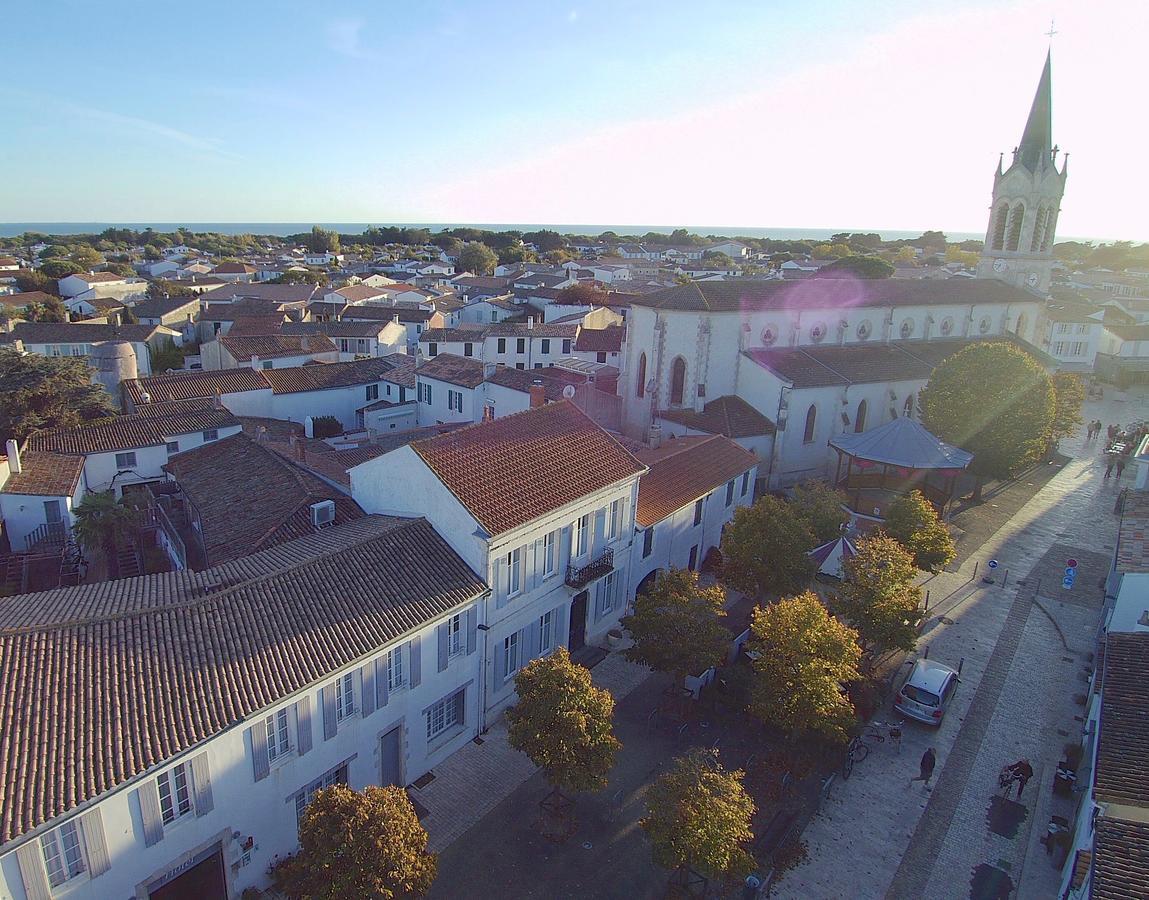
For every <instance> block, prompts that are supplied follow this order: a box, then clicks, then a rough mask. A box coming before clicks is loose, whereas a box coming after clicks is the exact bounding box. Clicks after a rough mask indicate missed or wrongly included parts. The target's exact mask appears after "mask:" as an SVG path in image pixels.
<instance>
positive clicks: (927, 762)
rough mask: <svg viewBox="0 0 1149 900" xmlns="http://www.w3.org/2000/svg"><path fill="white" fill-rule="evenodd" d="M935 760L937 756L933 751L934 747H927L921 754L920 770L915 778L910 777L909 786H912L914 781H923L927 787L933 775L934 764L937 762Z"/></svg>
mask: <svg viewBox="0 0 1149 900" xmlns="http://www.w3.org/2000/svg"><path fill="white" fill-rule="evenodd" d="M937 761H938V757H937V754H936V753H934V748H933V747H929V748H928V749H927V750H926V752H925V753H923V754H922V762H921V769H920V772H919V774H918V776H917V777H916V778H911V779H910V786H911V787H912V786H913V783H914V782H915V781H921V782H924V783H925V786H926V787H927V788H928V787H929V786H930V779H931V778H933V777H934V766H935V765H936V764H937Z"/></svg>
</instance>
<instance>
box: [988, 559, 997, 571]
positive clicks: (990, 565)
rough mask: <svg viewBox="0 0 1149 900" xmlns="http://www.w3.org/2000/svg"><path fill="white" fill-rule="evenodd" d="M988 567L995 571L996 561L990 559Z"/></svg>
mask: <svg viewBox="0 0 1149 900" xmlns="http://www.w3.org/2000/svg"><path fill="white" fill-rule="evenodd" d="M988 565H989V567H990V568H991V569H996V568H997V560H996V559H991V560H990V561H989V563H988Z"/></svg>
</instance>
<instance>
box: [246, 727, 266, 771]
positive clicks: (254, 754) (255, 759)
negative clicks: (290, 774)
mask: <svg viewBox="0 0 1149 900" xmlns="http://www.w3.org/2000/svg"><path fill="white" fill-rule="evenodd" d="M247 730H248V732H249V733H250V734H251V770H252V774H253V775H254V776H255V780H256V781H263V779H265V778H266V777H267V776H268V774H269V773H270V772H271V765H270V761H269V760H268V758H267V725H266V724H265V723H264V721H263V719H260V720H259V721H258V722H256V723H255V724H254V725H252V726H251V727H250V728H249V729H247Z"/></svg>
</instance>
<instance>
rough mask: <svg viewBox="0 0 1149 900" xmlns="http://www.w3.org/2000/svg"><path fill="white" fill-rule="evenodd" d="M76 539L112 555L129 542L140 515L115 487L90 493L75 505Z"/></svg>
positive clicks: (83, 544)
mask: <svg viewBox="0 0 1149 900" xmlns="http://www.w3.org/2000/svg"><path fill="white" fill-rule="evenodd" d="M75 514H76V524H75V525H74V526H73V531H74V532H75V535H76V540H77V541H79V542H80V544H81V545H82V546H83V547H85V548H87V549H88V550H90V551H91V552H93V553H99V554H101V555H103V557H104V558H105V559H111V558H112V557H113V556H114V555H115V551H116V547H118V546H119V545H121V544H123V543H125V542H126V541H127V540H128V537H129V536H130V535H131V532H132V528H133V527H134V525H135V521H136V515H135V512H134V511H133V510H132V508H131V507H130V506H128V505H127V504H126V503H125V502H124V501H123V499H120V500H117V499H116V492H115V491H100V492H97V493H92V494H86V495H85V496H84V499H83V500H81V501H80V505H79V506H77V507H76V509H75Z"/></svg>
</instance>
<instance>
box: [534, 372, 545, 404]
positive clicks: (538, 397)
mask: <svg viewBox="0 0 1149 900" xmlns="http://www.w3.org/2000/svg"><path fill="white" fill-rule="evenodd" d="M546 402H547V397H546V391H545V390H544V389H543V383H542V381H541V380H539V379H538V378H536V379H535V380H534V381H532V382H531V409H535V408H537V407H539V406H543V405H545V404H546Z"/></svg>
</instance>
